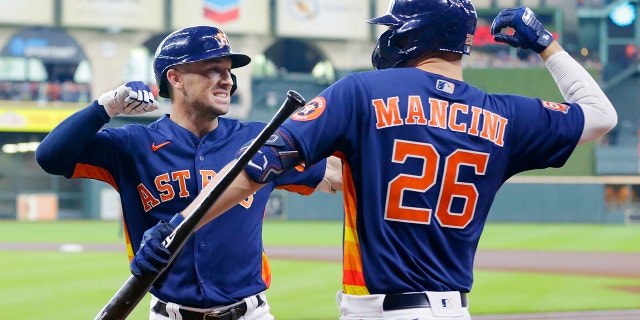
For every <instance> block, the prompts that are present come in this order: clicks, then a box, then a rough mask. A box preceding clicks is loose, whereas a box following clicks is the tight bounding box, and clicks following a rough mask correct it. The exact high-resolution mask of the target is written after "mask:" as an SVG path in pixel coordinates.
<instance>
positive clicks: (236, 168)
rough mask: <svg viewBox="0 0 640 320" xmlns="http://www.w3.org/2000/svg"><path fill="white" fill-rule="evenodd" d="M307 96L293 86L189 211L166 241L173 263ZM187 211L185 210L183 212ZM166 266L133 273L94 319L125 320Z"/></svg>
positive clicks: (302, 104)
mask: <svg viewBox="0 0 640 320" xmlns="http://www.w3.org/2000/svg"><path fill="white" fill-rule="evenodd" d="M304 104H305V100H304V98H303V97H302V96H301V95H300V94H299V93H297V92H295V91H293V90H289V91H288V92H287V98H286V100H285V101H284V103H283V104H282V106H280V109H278V111H277V112H276V114H275V115H274V116H273V118H272V119H271V120H270V121H269V122H268V123H267V125H266V126H265V127H264V129H262V131H261V132H260V134H258V136H257V137H256V138H255V139H254V140H253V142H252V143H251V144H250V145H249V147H248V148H247V149H246V150H245V152H244V153H243V154H242V155H241V156H240V158H238V161H237V162H236V163H235V164H233V166H231V168H230V169H229V171H227V172H226V173H225V174H224V176H222V178H221V179H220V182H219V183H218V184H217V185H216V186H215V187H214V188H213V189H212V190H211V192H210V193H209V194H208V195H207V196H206V198H205V199H204V200H202V202H201V203H200V204H199V205H197V206H196V207H195V209H193V210H192V211H191V212H190V213H189V215H188V216H187V217H186V218H185V219H184V220H183V221H182V223H180V225H178V227H177V228H176V229H175V230H174V231H173V233H172V234H171V235H169V236H168V237H167V238H166V239H165V240H164V242H163V244H164V245H165V247H167V249H168V250H169V252H170V253H171V256H170V257H169V263H168V264H167V265H169V264H171V262H172V261H173V260H174V259H175V257H176V256H177V255H178V253H179V252H180V250H181V249H182V247H183V246H184V245H185V243H186V240H187V239H188V238H189V236H191V234H193V232H194V230H195V228H196V226H197V225H198V223H199V222H200V220H202V218H203V217H204V216H205V214H206V213H207V211H208V210H209V208H211V206H212V205H213V204H214V203H215V202H216V200H218V198H219V197H220V195H222V193H224V191H225V190H226V189H227V187H229V185H231V183H232V182H233V180H235V178H236V177H237V176H238V175H239V174H240V172H241V171H242V170H243V169H244V167H245V166H246V165H247V164H248V163H249V161H250V160H251V158H253V156H254V155H255V154H256V153H257V152H258V150H260V148H261V147H262V146H263V145H264V144H265V142H267V140H268V139H269V138H270V137H271V135H272V134H273V133H274V132H275V131H276V130H277V129H278V127H280V125H281V124H282V123H283V122H284V121H285V120H286V119H287V118H288V117H289V116H290V115H291V114H293V112H295V111H296V110H297V109H298V108H300V107H302V106H304ZM183 213H184V212H183ZM165 269H166V267H165V268H163V269H162V270H160V272H159V273H158V274H157V275H148V274H146V275H143V276H141V277H136V276H134V275H131V276H129V279H127V281H126V282H125V283H124V284H123V285H122V286H121V287H120V289H118V291H117V292H116V293H115V294H114V295H113V297H112V298H111V299H110V300H109V302H107V304H106V305H105V306H104V307H103V308H102V310H100V312H99V313H98V314H97V315H96V317H95V318H94V320H122V319H125V318H126V317H127V316H128V315H129V314H130V313H131V311H133V309H134V308H135V307H136V305H137V304H138V303H139V302H140V300H142V298H143V297H144V295H145V294H146V293H147V292H148V291H149V289H151V286H152V285H153V283H154V282H155V281H156V280H157V279H158V278H159V277H160V275H161V274H162V273H163V272H164V271H165Z"/></svg>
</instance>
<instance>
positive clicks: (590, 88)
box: [545, 51, 618, 144]
mask: <svg viewBox="0 0 640 320" xmlns="http://www.w3.org/2000/svg"><path fill="white" fill-rule="evenodd" d="M545 65H546V66H547V69H548V70H549V72H550V73H551V76H552V77H553V79H554V80H555V82H556V84H557V85H558V89H560V93H561V94H562V97H563V98H564V99H565V101H566V102H573V103H577V104H579V105H580V107H581V108H582V110H583V111H584V129H583V131H582V136H581V137H580V141H579V142H578V144H582V143H585V142H589V141H591V140H594V139H597V138H599V137H602V136H603V135H605V134H606V133H607V132H609V131H610V130H611V129H613V127H615V126H616V124H617V122H618V115H617V113H616V110H615V108H614V107H613V105H612V104H611V101H609V98H607V96H606V95H605V94H604V92H603V91H602V89H601V88H600V86H599V85H598V83H597V82H596V81H595V80H594V79H593V77H591V75H590V74H589V73H588V72H587V70H585V69H584V68H583V67H582V66H581V65H580V64H579V63H578V62H577V61H576V60H575V59H573V58H572V57H571V56H570V55H569V54H568V53H567V52H566V51H560V52H556V53H554V54H553V55H551V56H550V57H549V58H548V59H547V60H546V61H545Z"/></svg>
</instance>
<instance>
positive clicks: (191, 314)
mask: <svg viewBox="0 0 640 320" xmlns="http://www.w3.org/2000/svg"><path fill="white" fill-rule="evenodd" d="M255 297H256V298H258V306H261V305H262V304H263V303H264V301H262V299H261V298H260V295H256V296H255ZM151 309H152V310H153V311H154V312H155V313H157V314H159V315H162V316H165V317H169V313H167V303H165V302H162V301H159V300H158V302H157V303H156V304H155V305H154V306H153V308H151ZM246 313H247V302H246V301H243V302H242V303H240V304H238V305H235V306H233V307H230V308H229V309H226V310H222V311H213V312H198V311H191V310H186V309H182V308H180V314H181V315H182V320H208V319H214V320H237V319H238V318H240V317H242V316H244V315H245V314H246Z"/></svg>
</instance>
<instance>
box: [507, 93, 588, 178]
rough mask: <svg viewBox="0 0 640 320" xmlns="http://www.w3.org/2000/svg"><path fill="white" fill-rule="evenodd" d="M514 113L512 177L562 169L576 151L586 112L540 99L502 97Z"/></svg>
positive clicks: (510, 138)
mask: <svg viewBox="0 0 640 320" xmlns="http://www.w3.org/2000/svg"><path fill="white" fill-rule="evenodd" d="M498 99H504V100H505V102H506V105H509V106H510V108H511V110H510V111H509V112H510V115H509V116H508V118H509V121H510V122H511V123H510V126H511V131H510V133H509V136H508V140H509V141H510V142H509V146H508V147H509V148H510V149H511V150H510V154H511V157H512V161H509V163H510V165H511V168H510V170H509V171H511V174H515V173H518V172H521V171H526V170H533V169H542V168H548V167H556V168H558V167H562V166H563V165H564V164H565V163H566V161H567V160H568V159H569V156H571V153H572V152H573V150H574V149H575V148H576V146H577V144H578V141H579V139H580V135H581V134H582V130H583V128H584V114H583V112H582V108H580V106H578V105H577V104H572V103H556V102H549V101H543V100H540V99H536V98H527V97H521V96H512V95H502V96H500V97H499V98H498Z"/></svg>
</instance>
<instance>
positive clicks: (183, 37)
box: [153, 26, 251, 98]
mask: <svg viewBox="0 0 640 320" xmlns="http://www.w3.org/2000/svg"><path fill="white" fill-rule="evenodd" d="M220 57H229V58H231V68H239V67H243V66H246V65H247V64H249V62H251V58H249V56H247V55H245V54H242V53H236V52H233V51H232V50H231V42H229V38H228V37H227V35H226V34H225V33H224V32H223V31H222V30H220V29H218V28H215V27H211V26H194V27H187V28H183V29H179V30H176V31H174V32H172V33H171V34H169V35H168V36H167V37H166V38H164V40H162V42H161V43H160V45H159V46H158V49H157V50H156V53H155V56H154V60H153V73H154V75H155V77H156V83H157V84H158V88H159V89H160V91H159V95H160V96H161V97H165V98H169V84H168V82H167V70H169V68H171V67H173V66H176V65H179V64H185V63H190V62H196V61H202V60H207V59H212V58H220ZM232 76H233V75H232ZM233 78H234V82H233V85H234V87H233V88H232V89H231V93H233V91H235V88H236V84H235V76H233Z"/></svg>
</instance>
